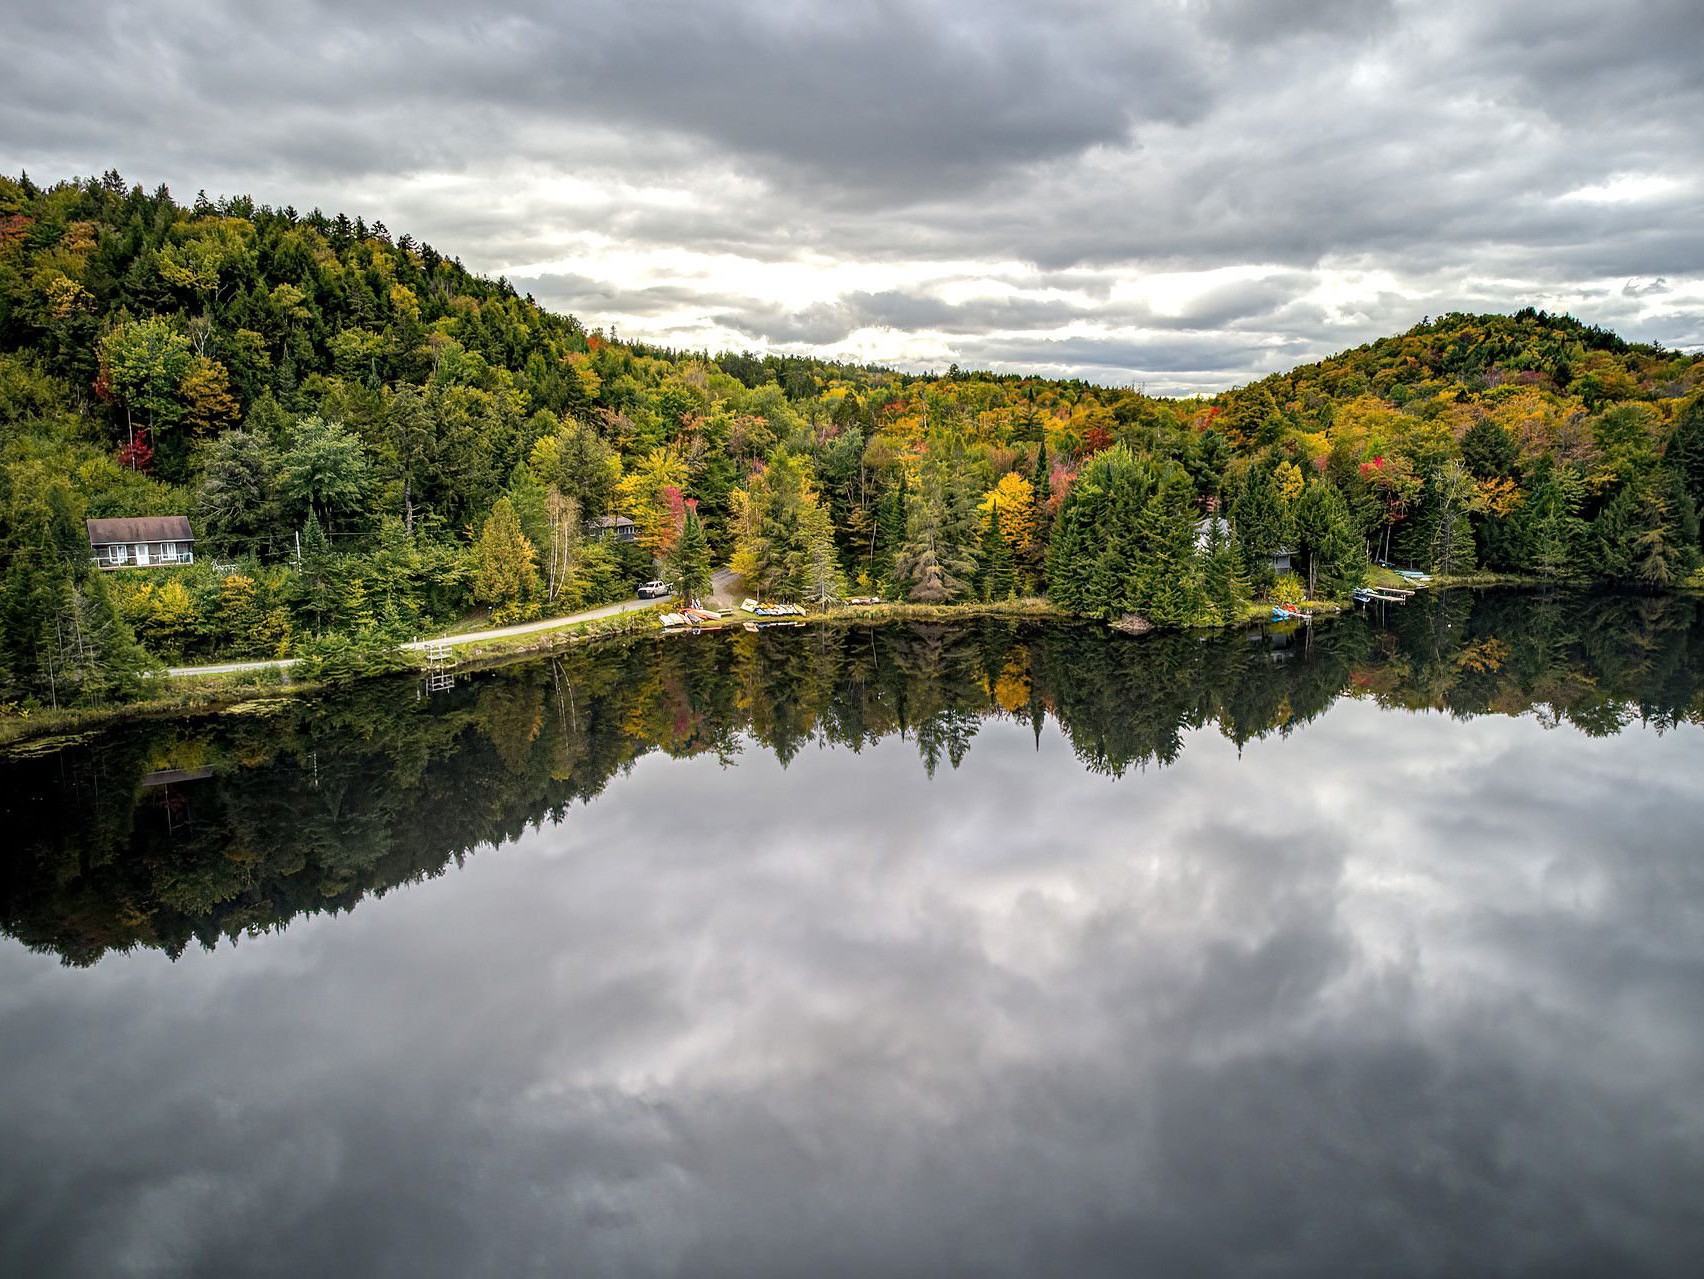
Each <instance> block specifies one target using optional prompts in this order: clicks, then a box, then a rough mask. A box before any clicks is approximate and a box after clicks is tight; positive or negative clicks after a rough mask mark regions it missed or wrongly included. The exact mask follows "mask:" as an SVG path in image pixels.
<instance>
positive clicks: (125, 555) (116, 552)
mask: <svg viewBox="0 0 1704 1279" xmlns="http://www.w3.org/2000/svg"><path fill="white" fill-rule="evenodd" d="M129 558H130V548H129V547H127V546H109V547H107V561H108V562H109V563H112V564H122V563H124V561H125V560H127V559H129Z"/></svg>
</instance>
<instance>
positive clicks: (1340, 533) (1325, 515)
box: [1296, 480, 1368, 599]
mask: <svg viewBox="0 0 1704 1279" xmlns="http://www.w3.org/2000/svg"><path fill="white" fill-rule="evenodd" d="M1296 537H1297V542H1298V544H1299V546H1298V549H1299V550H1300V551H1301V553H1302V555H1303V556H1304V557H1305V558H1306V560H1307V567H1308V582H1309V589H1310V590H1311V591H1312V592H1314V593H1315V594H1319V595H1324V596H1326V597H1328V598H1334V599H1335V598H1341V597H1342V596H1344V595H1347V594H1349V592H1350V591H1352V590H1354V589H1355V588H1356V587H1357V586H1359V585H1361V584H1362V583H1363V582H1365V581H1366V580H1367V567H1368V561H1367V544H1366V542H1365V541H1364V540H1363V539H1362V537H1361V534H1360V530H1359V529H1357V528H1356V527H1355V521H1354V518H1353V517H1352V516H1351V515H1350V513H1349V504H1348V503H1347V502H1346V501H1344V499H1343V494H1342V492H1341V491H1340V490H1339V489H1338V487H1337V486H1336V485H1335V484H1333V483H1332V482H1331V481H1330V480H1315V481H1314V482H1313V483H1312V484H1310V485H1308V486H1307V488H1306V490H1304V491H1303V493H1302V496H1301V500H1300V501H1298V502H1297V503H1296Z"/></svg>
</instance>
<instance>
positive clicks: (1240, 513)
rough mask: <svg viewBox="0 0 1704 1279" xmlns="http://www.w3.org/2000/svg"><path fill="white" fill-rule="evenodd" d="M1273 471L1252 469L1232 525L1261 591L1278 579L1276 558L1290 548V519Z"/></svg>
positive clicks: (1233, 505) (1250, 574) (1236, 503)
mask: <svg viewBox="0 0 1704 1279" xmlns="http://www.w3.org/2000/svg"><path fill="white" fill-rule="evenodd" d="M1286 516H1287V513H1286V512H1285V510H1284V507H1283V504H1282V503H1281V502H1280V501H1279V500H1278V489H1277V486H1276V485H1275V484H1274V483H1273V480H1272V472H1271V471H1270V470H1268V469H1267V468H1266V467H1264V466H1253V467H1250V468H1249V471H1248V474H1247V475H1245V476H1244V477H1243V483H1242V487H1241V489H1240V490H1239V492H1238V493H1237V496H1236V500H1235V501H1233V502H1232V503H1231V510H1230V518H1231V528H1232V529H1233V530H1234V532H1235V535H1236V539H1237V545H1238V546H1239V547H1240V548H1241V550H1242V556H1243V565H1244V567H1245V568H1246V569H1247V570H1248V577H1249V581H1250V582H1251V583H1252V584H1253V587H1254V590H1255V591H1256V592H1257V593H1260V592H1265V591H1266V590H1268V589H1270V587H1271V586H1272V583H1273V581H1274V579H1275V573H1274V570H1273V567H1272V557H1273V556H1275V555H1278V554H1280V553H1281V552H1283V551H1287V550H1289V549H1291V548H1290V538H1291V536H1292V532H1291V528H1290V522H1289V520H1288V519H1287V518H1286Z"/></svg>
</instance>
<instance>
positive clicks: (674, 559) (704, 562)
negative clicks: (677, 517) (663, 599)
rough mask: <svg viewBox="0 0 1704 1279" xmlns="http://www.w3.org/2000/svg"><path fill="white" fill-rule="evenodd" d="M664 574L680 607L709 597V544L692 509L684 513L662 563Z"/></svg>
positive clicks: (693, 508) (702, 527)
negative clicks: (676, 537)
mask: <svg viewBox="0 0 1704 1279" xmlns="http://www.w3.org/2000/svg"><path fill="white" fill-rule="evenodd" d="M664 572H665V574H666V575H667V577H668V580H669V584H670V585H671V586H673V587H674V590H675V594H676V595H678V596H679V597H680V599H681V602H682V603H685V604H693V603H696V602H697V601H699V600H701V599H704V598H705V597H707V596H708V595H709V594H710V584H711V568H710V543H709V541H708V540H707V539H706V538H705V536H704V525H703V523H701V522H700V520H699V518H698V511H697V509H696V508H695V507H693V506H690V505H689V506H688V507H687V509H686V518H685V520H683V521H682V523H681V529H680V537H679V538H678V539H676V541H675V544H674V549H673V550H672V551H670V552H669V556H668V558H667V559H666V560H665V561H664Z"/></svg>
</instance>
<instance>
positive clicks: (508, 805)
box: [0, 592, 1704, 963]
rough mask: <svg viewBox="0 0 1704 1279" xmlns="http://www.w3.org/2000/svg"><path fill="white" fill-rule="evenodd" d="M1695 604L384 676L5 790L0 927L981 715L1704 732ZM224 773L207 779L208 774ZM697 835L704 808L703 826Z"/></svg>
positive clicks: (163, 942) (274, 889) (242, 927)
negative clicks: (1338, 712)
mask: <svg viewBox="0 0 1704 1279" xmlns="http://www.w3.org/2000/svg"><path fill="white" fill-rule="evenodd" d="M1701 671H1704V631H1701V628H1700V617H1699V607H1698V605H1697V604H1695V603H1694V602H1692V601H1691V600H1687V599H1680V598H1674V597H1633V598H1628V597H1601V598H1592V597H1581V596H1577V595H1576V596H1570V595H1554V596H1545V595H1531V594H1520V595H1487V596H1482V597H1478V598H1475V597H1472V596H1470V595H1467V594H1465V593H1461V592H1456V593H1445V594H1441V595H1434V596H1430V597H1420V598H1418V599H1416V600H1415V601H1414V602H1412V603H1411V604H1409V605H1408V606H1406V607H1404V608H1399V609H1392V610H1390V611H1389V612H1388V614H1387V615H1386V616H1383V617H1372V618H1363V617H1350V618H1345V619H1342V620H1340V621H1337V622H1334V623H1332V624H1329V625H1321V626H1318V627H1316V628H1315V629H1314V632H1313V633H1312V634H1311V635H1310V634H1308V633H1306V632H1299V633H1296V634H1293V635H1261V634H1252V633H1251V634H1243V635H1212V636H1192V635H1162V636H1148V637H1146V638H1143V639H1129V638H1126V637H1123V636H1119V635H1114V634H1111V633H1109V632H1107V631H1106V630H1104V629H1103V628H1100V627H1097V626H1088V625H1048V626H1040V625H1035V624H1026V623H1019V622H1015V621H1003V620H988V621H979V622H974V623H962V624H955V625H945V624H939V623H930V624H923V625H911V626H898V625H889V626H883V627H869V628H851V629H846V630H830V629H826V628H816V629H807V630H800V631H765V632H761V633H758V634H750V633H746V632H738V633H735V634H732V635H724V636H721V637H711V636H702V637H698V638H696V639H667V640H658V641H655V642H637V643H630V644H627V645H623V646H618V647H604V648H588V649H583V650H578V651H575V652H571V653H569V654H567V655H564V656H561V657H558V658H555V659H552V660H549V661H540V662H534V663H530V664H527V665H524V666H518V667H514V668H511V669H509V670H506V671H503V672H500V673H492V674H487V675H483V676H476V677H473V678H471V679H469V680H466V681H464V682H463V683H462V685H461V686H460V687H458V688H457V689H455V690H454V691H453V692H451V693H449V694H447V695H443V696H439V697H434V698H432V699H430V700H421V699H420V698H418V697H417V696H416V695H415V692H414V689H413V688H412V686H411V685H409V684H406V683H395V682H385V683H375V684H368V685H364V686H360V687H357V688H353V689H350V690H347V691H344V692H341V693H338V694H335V695H333V696H328V697H325V698H322V699H317V700H315V701H312V702H307V701H303V702H288V701H287V702H283V703H281V704H279V705H278V707H277V708H276V712H275V713H274V714H271V715H264V716H255V717H241V716H227V717H224V718H219V719H204V720H195V721H174V722H159V723H143V724H134V725H129V726H126V727H124V728H122V729H118V730H115V731H113V732H111V733H108V734H105V735H103V736H101V737H98V738H96V739H94V740H91V741H89V742H87V743H84V744H81V745H77V746H74V747H70V748H68V749H66V750H64V751H61V752H60V753H58V754H57V755H51V756H43V757H39V758H34V759H27V760H21V761H18V762H14V763H9V764H6V765H4V766H3V769H0V820H4V822H5V829H6V831H7V833H8V842H9V844H10V846H11V848H12V850H13V851H12V852H11V853H10V854H9V856H8V857H7V859H6V860H5V861H4V863H0V922H3V924H4V927H5V929H6V930H7V931H8V932H9V933H11V934H12V935H13V936H14V937H17V938H18V939H20V940H21V941H23V942H25V943H26V944H28V945H30V946H34V947H39V948H43V949H47V950H51V951H54V952H56V953H58V954H60V955H62V956H64V957H65V958H66V960H67V961H68V962H72V963H90V962H93V961H94V960H96V959H98V958H99V957H100V956H101V955H102V954H104V953H106V952H107V951H108V950H113V949H119V950H122V949H128V948H131V947H135V946H149V947H158V948H161V949H164V950H166V951H168V952H169V953H171V954H174V955H175V954H178V953H181V952H182V951H183V950H184V949H185V948H186V947H187V946H188V945H189V944H190V943H191V942H199V943H200V944H202V945H205V946H211V945H213V944H214V943H215V942H216V941H217V940H218V939H219V938H220V937H229V938H235V937H238V936H240V935H241V934H242V933H244V932H248V931H255V930H264V929H268V928H272V927H276V926H279V925H281V924H282V923H283V922H285V921H288V920H289V919H291V918H293V917H294V916H296V915H299V914H305V913H310V912H319V911H340V910H347V909H349V908H351V907H353V906H354V904H355V903H356V902H358V901H359V900H360V899H361V898H362V897H363V896H365V895H367V894H368V893H382V892H384V891H386V890H387V889H388V888H389V887H391V886H394V885H397V884H404V883H410V882H413V881H416V880H419V879H421V878H424V877H427V876H432V875H438V874H442V873H443V872H444V870H445V869H446V868H447V866H448V865H449V863H450V862H451V861H452V860H459V859H460V858H461V857H463V856H465V855H466V854H467V853H468V852H470V851H471V850H473V849H475V848H477V847H479V846H480V845H482V844H488V843H500V842H502V841H504V840H508V839H512V838H514V837H516V836H518V835H519V834H521V833H522V831H524V830H525V829H526V828H527V827H528V826H529V825H537V824H540V823H546V822H555V821H559V820H561V819H562V817H563V816H564V815H565V813H566V811H567V809H568V807H569V806H570V805H571V804H572V803H574V802H575V801H576V800H582V801H583V800H586V799H589V798H591V797H592V796H594V795H596V794H598V793H599V792H600V791H601V790H602V789H603V788H604V787H605V786H606V785H607V784H608V783H609V781H610V779H611V778H612V777H614V776H615V775H616V774H618V773H620V772H621V771H623V770H624V769H625V768H627V767H628V766H630V765H631V764H632V762H633V761H634V760H635V759H637V758H639V757H640V756H641V755H644V754H647V753H649V752H652V751H663V752H666V753H668V754H670V755H675V756H686V755H697V754H712V755H715V756H717V757H718V758H721V759H723V760H724V761H727V760H731V759H733V758H734V757H735V756H736V755H737V754H738V753H739V752H740V751H741V750H742V749H743V748H745V747H747V746H748V745H749V744H750V743H752V742H756V743H760V744H761V745H762V746H763V747H765V748H767V749H768V750H770V751H772V752H773V753H774V754H775V755H776V757H777V758H778V759H780V760H781V762H782V763H783V764H786V763H787V762H789V761H791V760H792V759H793V758H794V756H795V755H796V754H797V753H798V752H799V750H800V749H801V748H803V747H804V746H805V745H807V744H809V743H811V742H812V741H818V742H825V743H832V744H835V745H839V746H843V747H849V748H851V749H854V750H858V749H861V748H862V747H864V746H865V745H867V744H870V743H873V742H876V741H879V740H881V739H882V738H885V737H888V736H891V735H894V734H900V735H903V736H905V737H907V738H909V739H911V740H913V741H914V742H915V743H916V746H917V750H918V753H919V756H920V757H921V760H922V762H923V765H924V767H925V768H926V769H927V770H928V771H929V772H930V774H931V775H933V773H934V771H935V770H936V769H937V768H939V767H940V766H941V765H942V764H943V763H944V764H946V765H949V766H951V767H955V768H956V767H957V766H958V765H959V764H960V763H961V762H962V760H963V759H964V757H965V754H966V752H967V751H969V750H970V749H971V746H972V743H973V740H974V738H975V737H976V734H977V732H978V731H979V730H980V728H981V726H982V724H983V722H984V721H985V720H987V719H989V718H995V717H998V718H1005V719H1010V720H1013V721H1017V722H1022V723H1026V724H1028V725H1030V726H1031V727H1032V728H1033V730H1034V731H1035V733H1036V734H1037V736H1038V739H1039V735H1040V733H1041V731H1042V729H1043V727H1044V725H1045V723H1046V721H1047V720H1048V719H1049V718H1051V719H1053V720H1054V721H1055V722H1056V723H1058V724H1059V726H1060V727H1061V729H1062V730H1063V732H1064V733H1065V734H1066V736H1067V737H1068V739H1069V740H1070V742H1071V745H1072V747H1073V749H1074V750H1075V752H1076V753H1077V756H1078V757H1079V758H1080V759H1081V760H1082V761H1083V763H1084V765H1085V766H1086V767H1088V768H1091V769H1094V770H1096V771H1103V772H1108V773H1112V774H1122V773H1124V772H1125V771H1126V770H1128V769H1130V768H1132V767H1141V766H1145V765H1148V764H1150V763H1152V764H1157V765H1164V764H1168V763H1170V762H1171V761H1173V760H1175V759H1176V758H1177V757H1178V755H1179V754H1180V752H1181V751H1182V750H1183V745H1184V740H1185V735H1186V734H1187V733H1188V732H1189V731H1191V730H1197V729H1202V728H1206V727H1209V726H1213V727H1216V728H1217V729H1218V731H1219V732H1221V733H1222V734H1224V735H1225V736H1226V737H1228V738H1229V739H1231V740H1232V741H1235V742H1237V743H1238V744H1241V743H1243V742H1246V741H1248V740H1250V739H1252V738H1256V737H1260V736H1264V735H1266V734H1268V733H1272V732H1278V733H1288V732H1290V731H1292V730H1293V729H1294V728H1295V727H1296V726H1298V725H1300V724H1305V723H1307V722H1308V721H1309V720H1311V719H1312V718H1314V717H1315V716H1317V715H1319V714H1320V713H1321V712H1322V711H1324V710H1325V709H1326V708H1327V707H1328V706H1330V705H1331V704H1332V702H1333V701H1334V700H1335V699H1336V698H1338V697H1340V696H1344V695H1346V694H1347V695H1352V696H1358V697H1366V698H1371V699H1374V700H1377V701H1379V702H1381V703H1382V704H1386V705H1391V706H1400V707H1427V708H1436V709H1440V710H1444V711H1447V712H1450V713H1453V714H1458V715H1463V716H1468V715H1481V714H1513V713H1522V712H1525V711H1528V710H1536V711H1537V712H1538V713H1539V714H1541V715H1542V716H1544V717H1545V718H1546V719H1547V720H1548V721H1551V722H1556V723H1567V724H1569V725H1572V726H1573V727H1575V728H1577V729H1579V730H1580V731H1582V732H1585V733H1589V734H1603V733H1612V732H1616V731H1618V730H1619V729H1620V728H1622V727H1623V726H1625V725H1626V724H1628V723H1630V722H1633V721H1640V722H1643V723H1646V724H1649V725H1653V726H1655V727H1656V728H1658V729H1659V730H1663V729H1667V728H1670V727H1672V726H1675V725H1677V724H1680V723H1682V722H1688V721H1690V722H1697V721H1698V720H1699V719H1700V717H1701V715H1704V699H1701V698H1700V694H1699V687H1700V673H1701ZM198 775H200V776H199V777H198ZM685 816H688V817H690V818H691V819H692V820H693V821H699V820H707V818H706V816H705V815H702V814H697V815H685Z"/></svg>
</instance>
